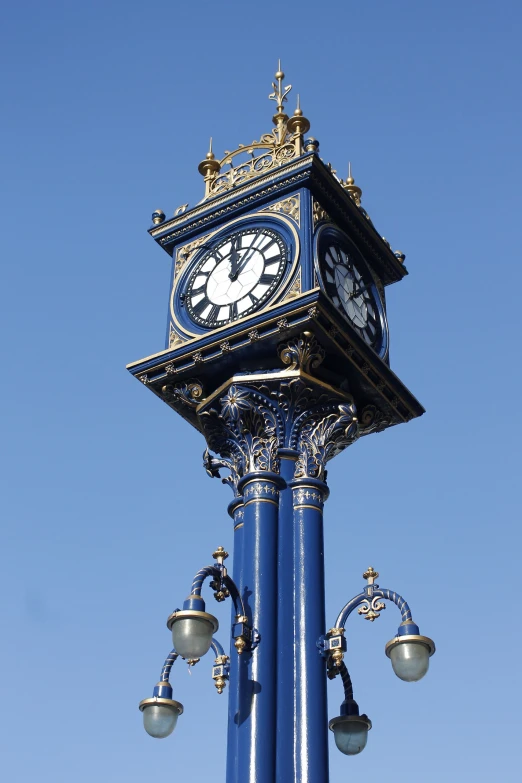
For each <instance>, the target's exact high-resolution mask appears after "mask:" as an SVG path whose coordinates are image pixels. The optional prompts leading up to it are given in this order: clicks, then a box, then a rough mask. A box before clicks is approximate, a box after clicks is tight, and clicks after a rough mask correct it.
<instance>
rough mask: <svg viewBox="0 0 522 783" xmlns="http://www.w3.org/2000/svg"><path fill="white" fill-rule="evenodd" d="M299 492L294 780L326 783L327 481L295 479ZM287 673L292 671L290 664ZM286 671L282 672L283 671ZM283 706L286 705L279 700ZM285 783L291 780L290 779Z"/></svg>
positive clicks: (296, 503)
mask: <svg viewBox="0 0 522 783" xmlns="http://www.w3.org/2000/svg"><path fill="white" fill-rule="evenodd" d="M291 487H292V490H293V497H294V561H293V570H294V580H295V591H294V613H295V620H294V622H295V645H296V648H295V661H293V662H292V664H293V665H294V689H295V699H294V705H293V707H294V710H295V716H294V721H295V723H294V725H295V733H294V742H293V757H294V770H293V775H294V777H293V778H290V779H289V780H292V781H295V783H327V781H328V780H329V773H328V715H327V700H326V683H327V678H326V671H325V663H324V660H323V659H322V658H321V656H320V655H319V652H318V649H317V640H318V638H319V637H320V636H321V635H322V634H323V633H324V632H325V630H326V628H325V597H324V592H325V586H324V543H323V504H324V501H325V500H326V498H327V497H328V487H327V486H326V484H325V483H324V482H322V481H319V480H317V479H313V478H302V479H296V480H294V481H293V482H292V483H291ZM289 668H290V667H288V668H287V670H286V671H285V675H284V676H291V672H290V670H289ZM280 676H281V675H280ZM279 706H280V708H281V709H284V708H285V705H279ZM285 783H286V781H285Z"/></svg>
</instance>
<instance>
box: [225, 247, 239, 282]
mask: <svg viewBox="0 0 522 783" xmlns="http://www.w3.org/2000/svg"><path fill="white" fill-rule="evenodd" d="M239 256H240V254H239V253H238V251H237V238H235V239H233V240H232V249H231V251H230V272H229V274H228V276H229V278H230V279H231V280H235V279H236V277H237V276H238V273H239V263H238V262H239Z"/></svg>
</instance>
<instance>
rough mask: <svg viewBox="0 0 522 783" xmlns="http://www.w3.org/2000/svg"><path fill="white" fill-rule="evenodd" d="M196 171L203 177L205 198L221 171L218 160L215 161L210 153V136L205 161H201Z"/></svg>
mask: <svg viewBox="0 0 522 783" xmlns="http://www.w3.org/2000/svg"><path fill="white" fill-rule="evenodd" d="M198 171H199V173H200V174H201V175H202V177H204V180H205V198H207V197H208V196H209V194H210V184H211V182H212V180H213V179H214V177H215V176H216V174H218V173H219V172H220V171H221V164H220V162H219V161H218V160H216V159H215V157H214V153H213V152H212V136H211V137H210V145H209V148H208V152H207V154H206V156H205V160H202V161H201V163H200V164H199V166H198Z"/></svg>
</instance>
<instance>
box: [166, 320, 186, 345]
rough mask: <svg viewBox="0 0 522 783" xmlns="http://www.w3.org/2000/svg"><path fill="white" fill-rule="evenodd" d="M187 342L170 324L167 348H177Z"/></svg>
mask: <svg viewBox="0 0 522 783" xmlns="http://www.w3.org/2000/svg"><path fill="white" fill-rule="evenodd" d="M187 341H188V338H187V337H182V336H181V335H180V334H179V332H177V331H176V330H175V329H174V327H173V326H172V324H171V325H170V332H169V348H178V347H179V346H180V345H183V344H184V343H186V342H187Z"/></svg>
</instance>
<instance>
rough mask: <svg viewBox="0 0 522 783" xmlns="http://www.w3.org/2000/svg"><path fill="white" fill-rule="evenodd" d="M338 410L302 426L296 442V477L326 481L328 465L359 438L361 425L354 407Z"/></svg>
mask: <svg viewBox="0 0 522 783" xmlns="http://www.w3.org/2000/svg"><path fill="white" fill-rule="evenodd" d="M337 407H338V410H337V412H336V413H330V414H328V415H326V416H322V415H321V413H320V412H318V415H317V414H316V415H315V416H314V415H312V416H311V417H310V419H309V420H308V421H307V422H306V423H305V424H304V425H303V427H302V429H301V431H300V433H299V439H298V442H297V450H298V451H299V457H298V459H297V462H296V466H295V473H294V475H295V478H316V479H324V477H325V472H326V463H327V462H328V461H329V460H330V459H332V458H333V457H335V455H336V454H338V453H339V452H340V451H342V450H343V449H344V448H346V447H347V446H349V445H350V444H351V443H353V442H354V441H355V440H356V439H357V437H358V435H359V432H358V430H359V423H358V420H357V410H356V408H355V404H354V403H348V404H343V405H339V406H337Z"/></svg>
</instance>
